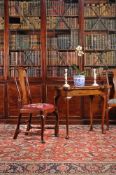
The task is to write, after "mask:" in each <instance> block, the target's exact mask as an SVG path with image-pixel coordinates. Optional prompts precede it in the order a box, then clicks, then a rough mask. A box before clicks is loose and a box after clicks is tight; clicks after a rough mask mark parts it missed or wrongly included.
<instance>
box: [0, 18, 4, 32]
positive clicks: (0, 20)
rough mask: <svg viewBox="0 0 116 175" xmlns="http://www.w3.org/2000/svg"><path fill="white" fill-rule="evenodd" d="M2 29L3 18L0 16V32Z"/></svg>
mask: <svg viewBox="0 0 116 175" xmlns="http://www.w3.org/2000/svg"><path fill="white" fill-rule="evenodd" d="M2 29H4V18H3V17H1V16H0V30H2Z"/></svg>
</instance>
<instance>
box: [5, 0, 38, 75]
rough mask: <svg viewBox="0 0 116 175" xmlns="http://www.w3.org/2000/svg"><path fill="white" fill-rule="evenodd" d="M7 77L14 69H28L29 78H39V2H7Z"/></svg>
mask: <svg viewBox="0 0 116 175" xmlns="http://www.w3.org/2000/svg"><path fill="white" fill-rule="evenodd" d="M8 5H9V76H10V77H14V76H15V67H16V66H24V67H28V69H27V71H28V75H29V76H30V77H40V75H41V59H40V1H37V0H34V1H17V0H16V1H13V0H9V3H8Z"/></svg>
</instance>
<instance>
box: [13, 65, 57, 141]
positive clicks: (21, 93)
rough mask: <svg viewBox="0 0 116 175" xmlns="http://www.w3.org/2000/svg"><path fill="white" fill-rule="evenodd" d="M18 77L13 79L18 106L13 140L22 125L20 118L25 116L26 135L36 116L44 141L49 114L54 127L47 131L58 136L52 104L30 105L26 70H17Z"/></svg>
mask: <svg viewBox="0 0 116 175" xmlns="http://www.w3.org/2000/svg"><path fill="white" fill-rule="evenodd" d="M16 71H17V73H18V76H17V77H15V83H16V88H17V91H18V106H19V116H18V121H17V126H16V130H15V133H14V137H13V138H14V139H16V138H17V136H18V134H19V132H20V131H21V130H20V125H21V123H22V120H21V119H22V117H23V116H25V117H26V118H27V119H28V122H27V129H26V133H27V134H28V132H29V131H30V129H32V128H33V127H34V126H33V127H32V116H36V117H38V118H39V119H41V123H40V127H39V126H38V127H39V129H40V131H41V142H42V143H45V141H44V131H45V129H46V123H45V122H46V117H48V116H49V114H50V113H51V114H53V117H55V126H49V127H48V128H49V129H54V130H55V136H58V132H59V119H58V111H57V109H56V107H55V105H54V104H48V103H39V102H38V103H32V98H31V92H30V86H29V80H28V76H27V70H26V69H25V68H23V67H19V68H18V69H17V70H16Z"/></svg>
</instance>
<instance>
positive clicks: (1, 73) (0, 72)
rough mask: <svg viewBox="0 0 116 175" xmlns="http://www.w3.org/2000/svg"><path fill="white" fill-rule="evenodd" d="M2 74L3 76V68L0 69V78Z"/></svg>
mask: <svg viewBox="0 0 116 175" xmlns="http://www.w3.org/2000/svg"><path fill="white" fill-rule="evenodd" d="M3 74H4V68H3V67H0V77H3Z"/></svg>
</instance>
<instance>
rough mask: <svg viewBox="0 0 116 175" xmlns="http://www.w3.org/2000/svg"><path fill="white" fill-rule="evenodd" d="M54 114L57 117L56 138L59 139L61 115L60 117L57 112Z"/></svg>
mask: <svg viewBox="0 0 116 175" xmlns="http://www.w3.org/2000/svg"><path fill="white" fill-rule="evenodd" d="M54 114H55V117H56V121H55V136H56V137H58V136H59V115H58V112H57V111H55V112H54Z"/></svg>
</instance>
